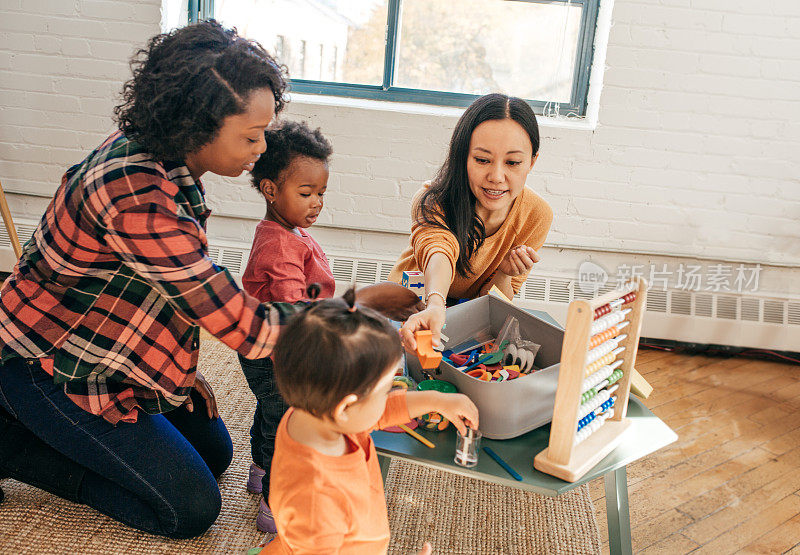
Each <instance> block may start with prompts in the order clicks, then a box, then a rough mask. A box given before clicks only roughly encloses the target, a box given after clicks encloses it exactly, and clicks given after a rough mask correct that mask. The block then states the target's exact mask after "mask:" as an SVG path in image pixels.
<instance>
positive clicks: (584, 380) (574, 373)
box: [533, 278, 647, 482]
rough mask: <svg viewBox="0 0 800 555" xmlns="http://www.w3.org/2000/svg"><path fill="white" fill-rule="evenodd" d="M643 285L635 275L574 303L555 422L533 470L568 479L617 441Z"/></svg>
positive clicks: (564, 347) (642, 302) (633, 357)
mask: <svg viewBox="0 0 800 555" xmlns="http://www.w3.org/2000/svg"><path fill="white" fill-rule="evenodd" d="M646 299H647V283H646V282H645V281H644V280H643V279H641V278H635V279H634V280H632V281H631V282H629V283H628V284H626V285H624V286H622V287H621V288H619V289H616V290H614V291H610V292H609V293H606V294H604V295H601V296H600V297H598V298H596V299H594V300H591V301H582V300H581V301H573V302H572V303H570V305H569V311H568V312H567V327H566V330H565V332H564V342H563V344H562V349H561V366H560V368H559V374H558V389H557V390H556V400H555V407H554V409H553V423H552V425H551V427H550V443H549V446H548V447H547V449H545V450H544V451H542V452H541V453H539V454H538V455H536V457H535V458H534V462H533V465H534V467H535V468H536V469H537V470H540V471H542V472H545V473H547V474H551V475H553V476H556V477H558V478H561V479H562V480H566V481H568V482H575V481H577V480H579V479H580V478H581V476H583V475H584V474H586V472H588V471H589V470H590V469H591V468H592V467H593V466H594V465H595V464H597V463H598V462H600V460H601V459H603V457H605V456H606V455H608V453H610V452H611V451H612V450H613V449H614V448H615V447H616V446H617V445H618V444H619V442H620V441H621V439H622V434H623V433H624V432H625V430H626V429H627V428H628V426H629V425H630V421H629V420H628V419H626V418H625V414H626V412H627V409H628V395H629V393H630V388H631V374H632V371H633V365H634V362H635V361H636V352H637V350H638V345H639V332H640V330H641V326H642V313H643V310H644V305H645V301H646Z"/></svg>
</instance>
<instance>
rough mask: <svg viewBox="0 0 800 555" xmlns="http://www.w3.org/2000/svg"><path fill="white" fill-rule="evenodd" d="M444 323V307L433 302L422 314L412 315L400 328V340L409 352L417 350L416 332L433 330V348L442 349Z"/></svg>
mask: <svg viewBox="0 0 800 555" xmlns="http://www.w3.org/2000/svg"><path fill="white" fill-rule="evenodd" d="M444 321H445V307H444V305H442V304H435V303H433V302H431V304H430V305H429V306H428V308H426V309H425V310H423V311H422V312H417V313H416V314H412V315H411V317H410V318H409V319H408V320H406V321H405V323H404V324H403V327H402V328H400V338H401V339H402V340H403V346H404V347H405V348H406V349H408V350H409V351H413V350H414V349H416V348H417V340H416V339H414V332H415V331H419V330H431V332H432V334H431V336H432V339H433V346H434V347H440V346H441V345H442V341H441V335H442V328H443V327H444Z"/></svg>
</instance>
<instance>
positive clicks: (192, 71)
mask: <svg viewBox="0 0 800 555" xmlns="http://www.w3.org/2000/svg"><path fill="white" fill-rule="evenodd" d="M131 69H132V70H133V78H132V79H130V80H129V81H128V82H127V83H125V86H124V88H123V91H122V98H123V102H122V104H120V105H119V106H117V107H116V108H114V115H115V118H116V121H117V124H118V126H119V128H120V129H121V130H122V132H123V133H125V136H126V137H128V138H129V139H132V140H135V141H136V142H138V143H139V144H141V145H142V146H143V147H144V148H145V149H147V151H148V152H150V153H151V154H152V155H153V156H154V157H155V158H156V159H157V160H172V161H182V160H184V159H185V158H186V155H187V154H188V153H190V152H194V151H196V150H198V149H199V148H200V147H202V146H203V145H205V144H207V143H209V142H211V141H212V140H213V139H214V137H215V136H216V134H217V132H218V131H219V129H220V127H221V126H222V121H223V120H224V119H225V118H226V117H227V116H231V115H235V114H241V113H243V112H244V111H245V110H246V109H247V105H246V102H247V100H248V97H249V95H250V93H251V92H252V91H254V90H257V89H263V88H269V89H270V90H271V91H272V94H273V95H274V96H275V113H276V114H277V113H278V112H280V111H281V109H282V108H283V106H284V103H285V98H284V92H285V90H286V77H287V72H286V68H285V67H284V66H281V65H279V64H278V63H277V62H276V61H275V59H274V58H273V57H272V56H270V55H269V54H268V53H267V51H266V50H264V48H263V47H262V46H261V45H260V44H258V43H257V42H255V41H252V40H248V39H245V38H242V37H240V36H239V35H237V34H236V30H235V29H226V28H224V27H222V26H221V25H220V24H219V23H217V22H216V21H214V20H209V21H203V22H201V23H197V24H195V25H189V26H188V27H183V28H180V29H177V30H174V31H172V32H170V33H163V34H160V35H156V36H154V37H153V38H151V39H150V41H149V42H148V43H147V46H146V47H145V48H143V49H141V50H139V51H138V52H137V53H136V54H135V55H134V57H133V58H132V60H131Z"/></svg>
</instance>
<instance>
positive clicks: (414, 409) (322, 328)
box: [262, 289, 478, 555]
mask: <svg viewBox="0 0 800 555" xmlns="http://www.w3.org/2000/svg"><path fill="white" fill-rule="evenodd" d="M354 302H355V291H354V290H353V289H350V290H349V291H348V292H347V293H345V295H344V297H342V298H334V299H327V300H323V301H319V302H317V303H313V304H311V305H309V307H308V308H307V309H306V310H304V311H303V312H300V313H298V314H296V315H295V316H293V317H292V319H291V320H290V321H289V323H288V324H287V325H286V327H285V328H284V330H283V332H282V333H281V336H280V338H279V339H278V343H277V345H276V346H275V350H274V353H273V359H274V364H275V378H276V381H277V384H278V389H279V390H280V392H281V394H282V395H283V397H284V399H285V400H286V402H287V403H288V404H289V405H290V406H291V408H290V409H289V410H288V411H287V412H286V414H285V415H284V416H283V418H282V419H281V422H280V425H279V426H278V433H277V437H276V440H275V456H274V458H273V460H272V469H271V475H272V482H271V484H270V492H269V506H270V507H271V509H272V513H273V515H274V517H275V523H276V525H277V529H278V535H277V537H276V538H275V539H274V540H273V541H272V542H271V543H269V544H268V545H267V546H266V547H265V548H264V550H263V551H262V553H263V554H272V553H294V554H301V553H348V554H355V553H364V554H369V555H373V554H375V553H385V552H386V549H387V547H388V545H389V518H388V514H387V509H386V499H385V497H384V493H383V481H382V478H381V473H380V467H379V465H378V460H377V454H376V452H375V446H374V445H373V443H372V439H371V438H370V435H369V432H370V431H371V430H375V429H379V428H384V427H388V426H392V425H397V424H402V423H404V422H408V421H409V420H411V419H412V418H415V417H417V416H421V415H423V414H425V413H427V412H431V411H436V412H438V413H440V414H442V415H444V416H445V417H446V418H447V419H448V420H450V421H451V422H453V424H454V425H455V426H456V428H458V429H459V430H460V431H461V432H462V433H463V432H466V427H467V426H470V427H473V428H477V427H478V409H477V408H476V407H475V405H474V404H473V403H472V401H470V400H469V398H468V397H466V396H464V395H461V394H455V393H450V394H447V393H439V392H435V391H413V392H408V393H406V392H405V391H403V390H395V391H391V392H390V389H391V387H392V380H393V377H394V374H395V370H396V368H397V367H398V365H399V364H400V359H401V355H402V350H401V346H400V340H399V337H398V333H397V330H395V329H394V328H393V327H392V326H391V324H390V323H389V321H388V320H386V319H385V318H384V317H383V316H381V315H379V314H378V313H377V312H374V311H372V310H370V309H368V308H362V307H357V306H355V305H354ZM430 552H431V546H430V544H428V543H426V544H425V546H424V547H423V549H422V551H420V553H421V554H424V553H430Z"/></svg>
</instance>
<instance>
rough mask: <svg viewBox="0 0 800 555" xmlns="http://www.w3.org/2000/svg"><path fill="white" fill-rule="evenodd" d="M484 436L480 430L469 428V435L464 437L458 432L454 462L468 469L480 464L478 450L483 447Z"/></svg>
mask: <svg viewBox="0 0 800 555" xmlns="http://www.w3.org/2000/svg"><path fill="white" fill-rule="evenodd" d="M482 435H483V434H481V432H480V430H473V429H472V428H467V433H466V434H464V435H461V432H459V431H458V430H456V455H455V457H454V458H453V461H454V462H455V463H456V464H458V465H461V466H464V467H466V468H472V467H473V466H475V465H476V464H478V449H480V446H481V436H482Z"/></svg>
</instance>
